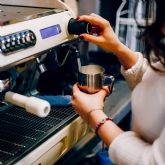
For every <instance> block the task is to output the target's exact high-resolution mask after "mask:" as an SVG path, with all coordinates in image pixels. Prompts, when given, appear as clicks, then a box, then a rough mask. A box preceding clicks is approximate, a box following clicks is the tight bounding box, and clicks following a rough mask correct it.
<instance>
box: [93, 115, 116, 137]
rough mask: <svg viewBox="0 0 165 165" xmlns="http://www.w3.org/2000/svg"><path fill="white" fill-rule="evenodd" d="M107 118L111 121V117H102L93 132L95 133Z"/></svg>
mask: <svg viewBox="0 0 165 165" xmlns="http://www.w3.org/2000/svg"><path fill="white" fill-rule="evenodd" d="M107 120H110V121H113V119H112V118H110V117H107V118H105V119H102V120H101V121H100V122H99V123H98V124H97V125H96V127H95V133H96V134H97V131H98V129H99V128H100V126H101V125H103V124H104V123H105V122H106V121H107Z"/></svg>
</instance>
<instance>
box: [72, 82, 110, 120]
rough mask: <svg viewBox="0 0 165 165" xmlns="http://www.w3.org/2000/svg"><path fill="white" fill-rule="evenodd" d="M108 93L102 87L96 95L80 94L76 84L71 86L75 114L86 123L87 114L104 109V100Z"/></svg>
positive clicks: (106, 89)
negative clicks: (93, 110)
mask: <svg viewBox="0 0 165 165" xmlns="http://www.w3.org/2000/svg"><path fill="white" fill-rule="evenodd" d="M108 93H109V90H108V88H106V87H104V88H103V89H102V90H100V91H99V92H98V93H95V94H86V93H84V92H81V91H80V89H79V88H78V85H77V83H76V84H74V86H73V95H72V106H73V107H74V110H75V112H76V113H77V114H79V115H80V116H81V118H82V119H83V120H84V121H85V122H86V117H87V114H88V112H89V111H90V110H92V109H104V99H105V97H106V96H107V94H108Z"/></svg>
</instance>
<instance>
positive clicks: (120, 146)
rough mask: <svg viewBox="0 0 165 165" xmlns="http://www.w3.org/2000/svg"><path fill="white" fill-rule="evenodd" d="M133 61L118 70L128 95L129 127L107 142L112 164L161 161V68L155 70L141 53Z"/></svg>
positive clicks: (157, 164) (164, 123)
mask: <svg viewBox="0 0 165 165" xmlns="http://www.w3.org/2000/svg"><path fill="white" fill-rule="evenodd" d="M137 54H138V57H139V58H138V61H137V63H136V64H135V65H134V66H133V67H132V68H130V69H128V70H124V68H123V67H121V73H122V74H123V76H124V77H125V79H126V81H127V83H128V85H129V87H130V88H131V89H132V90H133V91H132V95H131V105H132V118H133V121H132V123H133V126H132V131H127V132H124V133H122V134H120V135H119V136H118V137H116V138H115V139H114V140H113V142H112V143H111V145H110V146H109V156H110V159H111V161H112V162H113V163H114V164H116V165H165V68H164V67H163V65H162V64H161V63H160V62H156V63H155V64H153V65H154V66H155V67H157V68H158V69H160V70H162V71H164V73H162V72H156V71H154V70H153V69H152V68H151V67H150V66H149V64H148V61H147V60H146V58H143V56H142V54H141V53H137Z"/></svg>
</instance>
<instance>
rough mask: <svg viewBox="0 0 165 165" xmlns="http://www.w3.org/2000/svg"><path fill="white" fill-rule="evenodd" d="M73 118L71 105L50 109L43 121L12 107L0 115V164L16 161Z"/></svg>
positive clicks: (75, 115)
mask: <svg viewBox="0 0 165 165" xmlns="http://www.w3.org/2000/svg"><path fill="white" fill-rule="evenodd" d="M77 116H78V115H77V114H76V113H75V112H74V110H73V108H72V107H71V106H67V107H54V108H52V109H51V111H50V114H49V115H48V116H47V117H45V118H39V117H37V116H34V115H32V114H29V113H27V112H26V111H25V110H24V109H23V108H20V107H16V106H14V107H11V108H10V109H9V110H7V111H6V112H5V113H0V165H4V164H5V165H6V164H13V163H15V162H17V161H18V160H20V159H21V158H22V157H23V156H25V155H27V154H28V153H29V152H31V151H32V150H34V149H35V148H36V147H38V146H39V145H41V144H42V143H43V142H44V141H46V140H47V139H48V138H50V137H51V136H52V135H54V134H55V133H57V132H58V131H59V130H60V129H62V128H63V127H64V126H65V125H66V124H68V123H70V122H71V121H73V120H74V119H75V118H76V117H77Z"/></svg>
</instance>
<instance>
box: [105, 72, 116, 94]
mask: <svg viewBox="0 0 165 165" xmlns="http://www.w3.org/2000/svg"><path fill="white" fill-rule="evenodd" d="M114 81H115V78H114V77H113V76H110V75H108V74H104V86H107V87H108V88H109V90H110V91H109V94H108V95H107V96H109V95H110V94H111V93H112V90H113V85H114Z"/></svg>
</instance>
